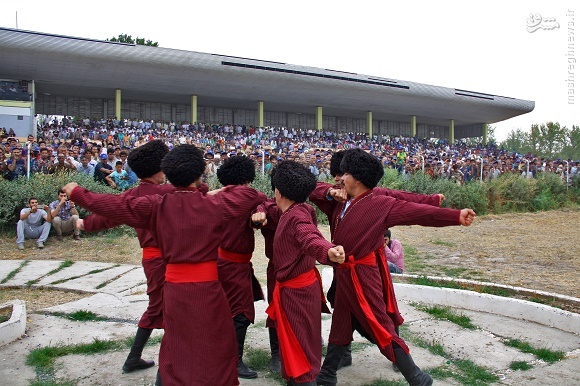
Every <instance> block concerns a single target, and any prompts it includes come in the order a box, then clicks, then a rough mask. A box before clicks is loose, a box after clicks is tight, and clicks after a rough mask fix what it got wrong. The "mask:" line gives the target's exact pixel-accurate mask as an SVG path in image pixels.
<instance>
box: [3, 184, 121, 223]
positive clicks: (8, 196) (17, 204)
mask: <svg viewBox="0 0 580 386" xmlns="http://www.w3.org/2000/svg"><path fill="white" fill-rule="evenodd" d="M69 182H76V183H78V184H79V185H80V186H83V187H85V188H87V189H89V190H91V191H93V192H97V193H114V194H118V193H119V191H117V190H114V189H112V188H111V187H109V186H106V185H103V184H101V183H98V182H96V181H95V180H94V179H93V177H92V176H87V175H85V174H81V173H73V174H59V175H54V174H33V175H31V176H30V180H27V179H26V177H19V178H18V179H17V180H14V181H7V180H0V202H1V203H2V205H0V229H1V230H3V231H6V230H10V231H14V232H15V230H16V223H17V222H18V219H19V216H20V210H21V209H22V208H25V207H27V206H28V201H29V199H30V198H31V197H35V198H37V199H38V203H39V204H40V205H49V204H50V203H51V202H52V201H55V200H57V199H58V193H57V192H58V189H60V188H61V187H63V186H64V185H66V184H67V183H69ZM79 214H80V216H81V217H84V216H86V214H87V211H86V210H85V209H83V208H81V207H79Z"/></svg>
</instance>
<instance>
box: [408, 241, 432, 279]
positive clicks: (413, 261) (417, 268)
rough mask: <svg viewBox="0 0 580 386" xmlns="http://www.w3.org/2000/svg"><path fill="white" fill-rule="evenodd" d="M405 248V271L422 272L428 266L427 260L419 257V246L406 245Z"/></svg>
mask: <svg viewBox="0 0 580 386" xmlns="http://www.w3.org/2000/svg"><path fill="white" fill-rule="evenodd" d="M403 250H404V251H405V273H411V272H415V273H417V272H421V271H423V270H424V269H425V268H427V267H428V265H427V264H425V260H424V259H423V258H421V257H419V254H418V252H417V248H415V247H413V246H410V245H404V246H403Z"/></svg>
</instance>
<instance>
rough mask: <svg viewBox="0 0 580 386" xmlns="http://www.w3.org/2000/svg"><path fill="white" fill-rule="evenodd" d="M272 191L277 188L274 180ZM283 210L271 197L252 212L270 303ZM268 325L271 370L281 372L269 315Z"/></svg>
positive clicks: (307, 207)
mask: <svg viewBox="0 0 580 386" xmlns="http://www.w3.org/2000/svg"><path fill="white" fill-rule="evenodd" d="M274 174H276V166H274V167H273V168H272V169H271V170H270V175H272V176H273V175H274ZM270 181H272V192H274V191H275V190H276V188H275V186H274V183H273V180H272V179H270ZM304 207H305V208H306V209H307V210H308V211H309V212H310V216H311V218H312V221H313V223H314V224H317V219H316V211H315V210H314V208H313V207H312V206H310V205H305V206H304ZM281 215H282V211H281V210H280V208H278V205H276V198H275V197H273V198H269V199H268V200H266V201H264V203H262V204H260V205H258V207H257V208H256V210H255V211H254V213H253V214H252V226H254V227H257V228H259V229H260V231H261V232H262V236H264V252H265V254H266V257H267V258H268V266H267V267H266V288H267V291H268V304H270V302H271V301H272V297H273V294H274V286H275V285H276V277H275V275H274V264H272V257H273V256H274V236H275V234H276V229H277V228H278V222H279V221H280V216H281ZM323 312H327V313H330V310H329V309H328V307H327V306H326V303H325V304H324V306H323ZM266 327H267V328H268V336H269V340H270V371H273V372H276V373H279V372H280V349H279V342H278V335H276V327H275V325H274V321H272V319H270V318H269V317H268V318H267V319H266Z"/></svg>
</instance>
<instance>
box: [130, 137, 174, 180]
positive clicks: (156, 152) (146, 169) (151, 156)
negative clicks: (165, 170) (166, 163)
mask: <svg viewBox="0 0 580 386" xmlns="http://www.w3.org/2000/svg"><path fill="white" fill-rule="evenodd" d="M167 153H169V148H168V147H167V145H166V144H165V143H163V142H162V141H160V140H155V141H150V142H147V143H146V144H145V145H142V146H139V147H138V148H136V149H134V150H132V151H131V152H130V153H129V157H127V162H128V163H129V167H130V168H131V170H133V172H135V174H136V175H137V177H139V178H147V177H151V176H152V175H154V174H157V173H159V172H160V171H161V161H162V160H163V157H165V156H166V155H167Z"/></svg>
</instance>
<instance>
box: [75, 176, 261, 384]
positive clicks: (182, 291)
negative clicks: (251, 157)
mask: <svg viewBox="0 0 580 386" xmlns="http://www.w3.org/2000/svg"><path fill="white" fill-rule="evenodd" d="M71 199H72V200H73V201H75V202H77V203H78V204H79V205H81V206H82V207H85V208H87V209H89V210H91V211H93V212H95V213H99V214H101V215H104V216H109V217H116V218H117V219H118V221H119V222H122V223H123V224H127V225H129V226H132V227H135V228H147V229H149V230H151V231H152V232H153V233H154V234H155V237H156V239H157V242H158V245H159V248H160V249H161V253H162V255H163V256H164V258H165V260H166V261H167V264H176V265H177V264H191V263H201V262H211V261H216V262H217V249H218V246H219V244H220V241H221V237H222V233H223V224H224V223H225V222H228V221H233V220H235V219H236V216H237V213H238V211H247V212H248V213H249V212H250V211H251V210H252V209H253V203H251V202H250V201H249V200H247V201H245V200H242V199H240V195H238V194H221V193H218V194H216V195H214V196H209V197H206V196H203V195H202V194H201V193H200V192H199V191H198V190H195V189H178V190H177V191H176V192H175V193H171V194H166V195H164V196H161V195H154V196H145V197H139V198H135V197H130V196H115V195H108V194H95V193H91V192H89V191H87V190H86V189H83V188H80V187H79V188H75V189H74V191H73V192H72V195H71ZM235 206H237V207H235ZM163 296H164V299H163V300H164V302H163V314H164V317H165V334H164V336H163V341H162V342H161V349H160V352H159V371H160V372H161V377H162V379H163V384H164V385H166V386H167V385H169V386H172V385H237V384H238V373H237V348H236V347H237V342H236V337H235V331H234V328H233V324H232V319H231V313H230V307H229V304H228V301H227V298H226V296H225V293H224V291H223V288H222V286H221V284H220V283H219V281H218V280H214V281H205V282H185V283H174V282H166V283H165V286H164V294H163Z"/></svg>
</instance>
